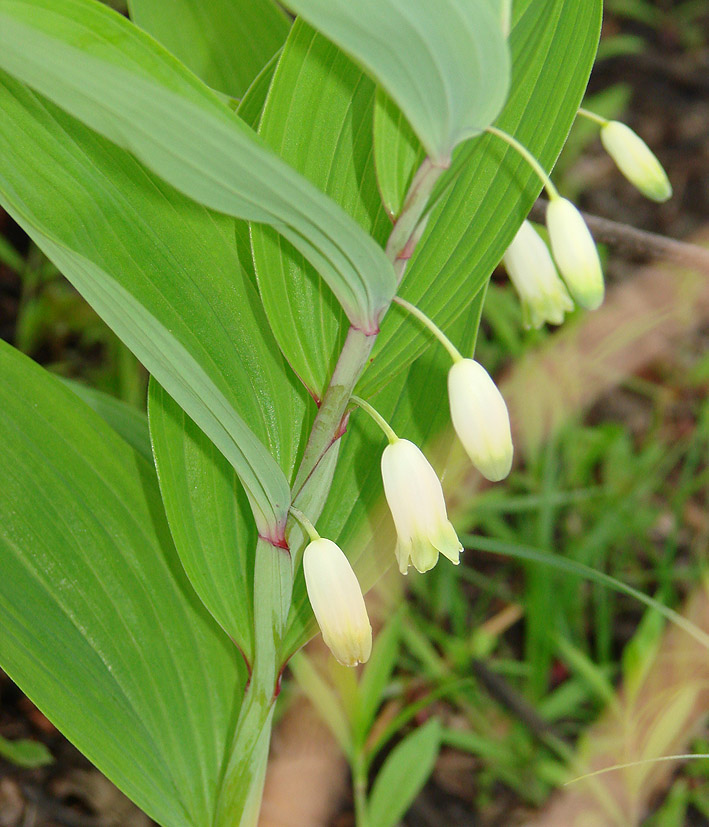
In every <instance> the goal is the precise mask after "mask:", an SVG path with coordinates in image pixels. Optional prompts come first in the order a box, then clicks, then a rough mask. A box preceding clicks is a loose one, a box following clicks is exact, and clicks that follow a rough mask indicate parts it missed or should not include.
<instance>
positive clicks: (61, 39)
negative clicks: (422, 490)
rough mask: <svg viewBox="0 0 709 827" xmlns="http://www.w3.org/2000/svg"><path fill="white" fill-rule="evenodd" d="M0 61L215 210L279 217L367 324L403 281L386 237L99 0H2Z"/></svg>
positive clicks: (372, 326)
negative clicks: (380, 242) (375, 236)
mask: <svg viewBox="0 0 709 827" xmlns="http://www.w3.org/2000/svg"><path fill="white" fill-rule="evenodd" d="M0 68H4V69H5V70H6V71H8V72H9V73H10V74H12V75H14V76H15V77H17V78H18V79H20V80H22V81H23V82H25V83H27V84H28V85H29V86H32V87H33V88H35V89H36V90H37V91H39V92H41V93H42V94H43V95H46V96H47V97H48V98H50V99H51V100H53V101H54V102H55V103H57V104H58V105H60V106H61V107H62V108H64V109H66V110H67V111H68V112H70V113H71V114H72V115H74V116H75V117H77V118H78V119H79V120H82V121H83V122H84V123H86V124H87V125H88V126H90V127H91V128H92V129H95V130H96V131H97V132H100V133H101V134H103V135H105V136H106V137H108V138H109V139H110V140H112V141H114V142H115V143H117V144H118V145H120V146H123V147H125V148H127V149H130V151H131V152H133V153H134V154H135V155H136V156H137V157H138V158H140V159H141V160H142V161H143V162H144V163H145V164H146V165H147V166H148V167H150V168H151V169H153V170H154V171H155V172H157V173H158V174H159V175H160V176H161V177H163V178H164V179H165V180H167V181H168V182H169V183H171V184H172V185H173V186H175V187H177V188H178V189H180V190H182V191H183V192H185V193H186V194H187V195H189V196H190V197H192V198H194V199H195V200H197V201H199V202H201V203H203V204H205V205H206V206H208V207H211V208H212V209H215V210H218V211H220V212H225V213H228V214H230V215H233V216H236V217H237V218H248V219H250V220H252V221H258V222H264V223H267V224H270V225H272V226H274V227H275V228H276V229H277V230H278V232H279V233H281V234H282V235H284V236H285V237H286V238H288V240H289V241H290V242H291V243H292V244H293V245H294V246H295V247H296V248H297V249H298V250H299V251H300V252H301V253H302V254H303V255H304V256H305V257H306V258H307V259H308V260H309V261H310V262H311V264H313V266H314V267H315V268H316V269H317V270H318V272H320V273H321V275H322V276H323V278H324V279H325V280H326V281H327V283H328V285H329V286H330V288H331V289H332V291H333V293H334V294H335V296H336V297H337V300H338V301H339V302H340V304H341V305H342V307H343V308H344V310H345V312H346V313H347V316H348V318H349V319H350V321H351V322H352V324H353V325H355V326H356V327H358V328H360V329H362V330H364V331H366V332H369V331H374V330H376V329H377V328H378V323H379V319H380V317H381V314H382V312H383V310H384V308H386V306H387V305H388V302H389V300H390V299H391V296H392V295H393V293H394V289H395V279H394V273H393V269H392V267H391V265H390V263H389V261H388V260H387V258H386V257H385V255H384V253H383V251H382V250H381V248H379V247H378V246H377V244H375V242H374V241H373V240H372V239H371V238H370V237H369V236H368V235H367V234H366V233H364V232H362V231H361V230H360V229H359V228H358V227H357V225H356V224H355V223H354V222H353V221H352V220H351V219H350V218H349V217H348V216H347V215H346V213H345V212H344V211H342V210H341V209H340V208H339V207H337V205H335V204H334V203H333V202H332V201H331V200H330V199H328V198H327V197H326V196H324V195H323V194H322V193H321V192H319V191H318V190H317V189H316V188H315V187H313V186H311V185H310V184H308V182H307V181H306V180H305V179H303V178H302V177H301V176H299V175H298V174H297V173H296V172H294V171H293V170H292V169H291V168H290V167H289V166H288V165H287V164H284V163H283V162H282V161H281V160H280V159H279V158H278V157H277V156H276V155H275V154H273V153H272V152H270V151H269V150H268V149H267V148H266V147H265V146H264V144H263V142H261V141H260V140H259V139H258V138H257V136H255V135H254V133H253V132H252V131H251V130H250V129H249V128H248V127H247V126H246V124H245V123H244V122H243V121H241V120H240V119H239V118H238V117H237V116H236V115H235V114H234V113H233V112H231V111H230V110H229V108H228V107H227V106H226V105H225V104H223V103H222V102H221V101H220V100H219V98H218V97H217V96H216V95H215V94H214V93H213V92H211V91H210V90H209V89H208V87H206V86H204V85H203V84H202V83H200V81H198V80H197V78H195V77H194V76H193V75H191V74H190V73H189V72H188V71H187V70H186V69H185V68H184V67H183V66H182V65H181V64H179V63H178V62H177V61H176V60H175V59H174V58H172V57H171V56H170V55H169V54H168V53H167V52H165V51H163V50H162V49H161V48H160V47H159V46H158V44H157V43H156V42H155V41H154V40H152V38H150V37H148V36H146V35H144V34H143V33H142V32H141V31H140V30H139V29H137V28H136V27H135V26H132V25H131V24H130V23H129V22H128V21H127V20H125V18H123V17H121V16H120V15H118V14H115V13H114V12H112V11H111V10H110V9H108V8H106V7H105V6H103V5H101V4H99V3H96V2H94V0H2V2H0Z"/></svg>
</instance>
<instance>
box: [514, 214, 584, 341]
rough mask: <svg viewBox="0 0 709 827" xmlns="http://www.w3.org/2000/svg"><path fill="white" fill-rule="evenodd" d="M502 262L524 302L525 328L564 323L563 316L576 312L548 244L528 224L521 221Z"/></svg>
mask: <svg viewBox="0 0 709 827" xmlns="http://www.w3.org/2000/svg"><path fill="white" fill-rule="evenodd" d="M502 261H503V263H504V265H505V269H506V270H507V274H508V275H509V277H510V281H511V282H512V284H513V285H514V286H515V289H516V290H517V293H518V294H519V298H520V301H521V302H522V321H523V324H524V326H525V327H526V328H530V327H535V328H540V327H541V326H542V325H543V324H544V323H545V322H551V323H552V324H561V323H562V322H563V321H564V313H569V312H571V311H572V310H573V309H574V303H573V302H572V301H571V296H569V293H568V291H567V290H566V287H564V282H563V281H562V280H561V279H560V278H559V276H558V274H557V272H556V267H555V266H554V262H553V260H552V257H551V254H550V253H549V249H548V248H547V245H546V244H545V243H544V241H543V240H542V239H541V238H540V236H539V234H538V233H537V232H536V231H535V229H534V227H532V225H531V224H530V223H529V221H523V222H522V226H521V227H520V228H519V230H518V231H517V235H516V236H515V237H514V240H513V242H512V244H510V246H509V247H508V248H507V252H506V253H505V255H504V257H503V259H502Z"/></svg>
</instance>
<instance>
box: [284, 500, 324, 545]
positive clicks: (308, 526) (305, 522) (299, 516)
mask: <svg viewBox="0 0 709 827" xmlns="http://www.w3.org/2000/svg"><path fill="white" fill-rule="evenodd" d="M289 510H290V513H291V514H292V515H293V516H294V517H295V518H296V520H298V522H299V523H300V524H301V525H302V526H303V528H304V529H305V530H306V532H307V534H308V537H310V542H311V543H314V542H315V541H316V540H319V539H320V535H319V534H318V532H317V529H316V528H315V526H314V525H313V524H312V523H311V522H310V520H309V519H308V518H307V517H306V516H305V514H303V512H302V511H301V510H300V509H299V508H296V507H295V506H294V505H292V506H291V507H290V509H289Z"/></svg>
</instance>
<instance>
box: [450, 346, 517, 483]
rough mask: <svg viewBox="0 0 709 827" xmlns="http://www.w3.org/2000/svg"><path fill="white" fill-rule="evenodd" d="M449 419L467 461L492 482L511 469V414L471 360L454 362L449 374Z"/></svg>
mask: <svg viewBox="0 0 709 827" xmlns="http://www.w3.org/2000/svg"><path fill="white" fill-rule="evenodd" d="M448 397H449V401H450V408H451V420H452V421H453V428H454V429H455V432H456V434H458V439H460V441H461V442H462V443H463V447H464V448H465V451H466V453H467V454H468V456H469V457H470V461H471V462H472V463H473V465H474V466H475V467H476V468H477V469H478V471H480V473H481V474H482V475H483V476H484V477H486V478H487V479H489V480H490V481H491V482H498V481H499V480H502V479H504V478H505V477H506V476H507V475H508V474H509V473H510V468H512V454H513V448H512V434H511V430H510V415H509V413H508V412H507V405H505V400H504V399H503V398H502V394H501V393H500V391H499V389H498V387H497V385H496V384H495V383H494V382H493V381H492V378H491V377H490V374H489V373H488V372H487V371H486V370H485V368H484V367H483V366H482V365H481V364H480V363H479V362H476V361H475V360H474V359H460V360H459V361H456V362H454V364H453V367H452V368H451V369H450V371H449V373H448Z"/></svg>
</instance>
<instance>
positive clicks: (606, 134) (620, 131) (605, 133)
mask: <svg viewBox="0 0 709 827" xmlns="http://www.w3.org/2000/svg"><path fill="white" fill-rule="evenodd" d="M601 142H602V144H603V146H604V148H605V150H606V152H607V153H608V154H609V155H610V156H611V158H612V159H613V160H614V161H615V163H616V164H617V166H618V169H619V170H620V171H621V172H622V173H623V175H625V177H626V178H627V179H628V181H630V183H631V184H633V185H634V186H636V187H637V188H638V189H639V190H640V192H641V193H642V194H643V195H644V196H646V197H647V198H651V199H652V200H653V201H659V202H662V201H667V199H668V198H671V197H672V184H670V181H669V178H668V177H667V173H666V172H665V170H664V169H663V168H662V164H661V163H660V162H659V161H658V160H657V158H656V157H655V155H654V153H653V152H652V150H651V149H650V147H649V146H648V145H647V144H646V143H645V141H643V139H642V138H641V137H640V136H639V135H636V134H635V132H633V130H632V129H631V128H630V127H629V126H626V125H625V124H624V123H620V121H609V122H608V123H606V124H604V125H603V126H602V127H601Z"/></svg>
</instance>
